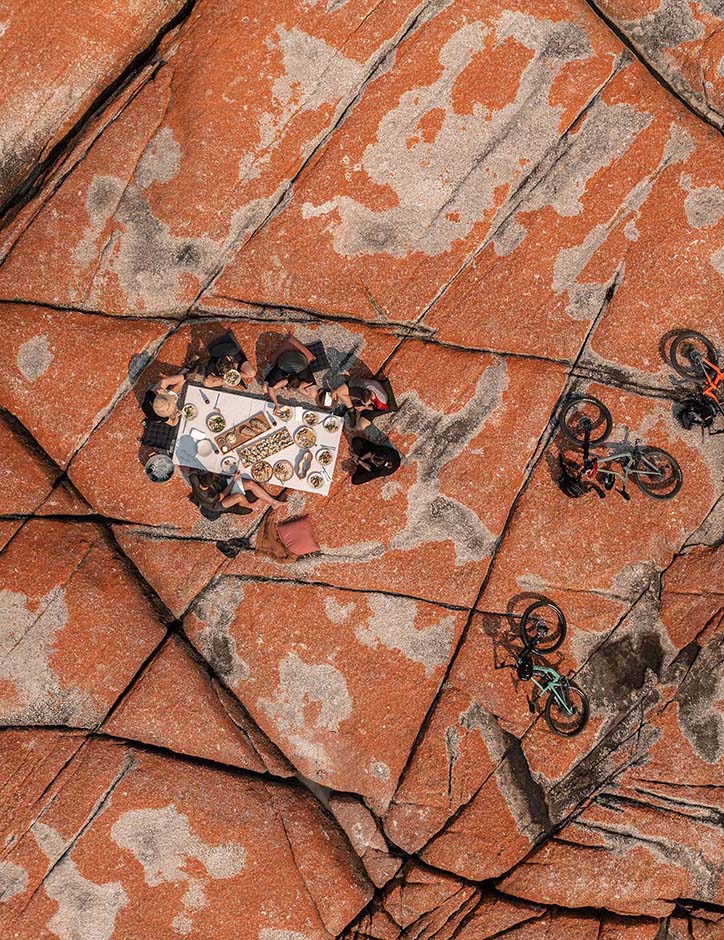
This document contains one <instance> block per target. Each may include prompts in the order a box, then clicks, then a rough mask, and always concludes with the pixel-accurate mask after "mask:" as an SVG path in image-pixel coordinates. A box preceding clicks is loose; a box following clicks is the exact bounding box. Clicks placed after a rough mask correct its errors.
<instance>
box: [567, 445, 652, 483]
mask: <svg viewBox="0 0 724 940" xmlns="http://www.w3.org/2000/svg"><path fill="white" fill-rule="evenodd" d="M588 460H589V457H588V456H587V455H586V454H585V453H584V465H585V463H588ZM637 460H638V461H639V463H640V464H642V467H641V468H640V469H636V468H635V467H634V464H635V462H636V461H637ZM615 461H619V462H620V463H621V467H622V469H623V472H621V471H619V470H614V469H613V468H612V467H607V468H606V473H611V474H613V476H615V477H618V478H619V479H620V480H623V488H624V489H626V484H627V483H628V478H629V477H631V476H647V477H651V476H653V477H663V475H664V474H663V472H662V471H661V470H659V468H658V467H657V466H655V464H653V463H651V461H650V460H647V458H646V456H645V454H642V453H641V451H640V450H639V449H638V447H634V448H633V449H632V450H629V451H625V452H624V453H621V454H609V455H608V456H607V457H594V459H593V467H592V468H591V470H590V471H586V472H587V473H588V475H589V476H591V477H594V476H596V474H597V473H598V471H599V470H600V469H601V467H602V466H604V465H606V464H611V463H613V462H615Z"/></svg>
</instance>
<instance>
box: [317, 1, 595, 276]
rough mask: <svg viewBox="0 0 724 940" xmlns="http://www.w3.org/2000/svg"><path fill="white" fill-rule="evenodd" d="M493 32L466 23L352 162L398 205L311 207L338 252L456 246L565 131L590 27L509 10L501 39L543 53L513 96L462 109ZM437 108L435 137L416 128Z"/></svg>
mask: <svg viewBox="0 0 724 940" xmlns="http://www.w3.org/2000/svg"><path fill="white" fill-rule="evenodd" d="M488 31H489V29H488V26H487V25H486V24H484V23H482V22H471V23H466V24H465V25H464V26H462V27H461V28H460V29H459V30H458V31H457V32H456V33H454V34H453V35H452V36H451V37H450V38H449V39H448V40H447V42H446V43H445V44H444V46H443V47H442V48H441V49H440V51H439V56H438V59H439V63H440V65H441V66H442V69H441V71H440V74H439V76H438V77H437V79H436V80H435V81H434V82H432V83H431V84H430V85H423V86H419V87H415V88H411V89H409V90H408V91H407V92H405V93H403V94H402V96H401V97H400V100H399V102H398V103H397V105H396V106H395V107H394V108H392V109H391V110H390V111H389V112H388V113H387V114H385V115H384V116H383V117H382V119H381V121H380V123H379V125H378V128H377V139H376V140H375V141H374V142H372V143H371V144H370V145H369V146H368V147H367V148H366V149H365V151H364V153H363V154H362V157H361V160H360V164H359V166H355V167H353V168H352V169H354V170H355V171H357V172H360V171H362V172H364V173H366V174H367V176H368V177H369V178H370V179H371V180H372V182H373V183H374V184H377V185H378V186H381V187H385V188H387V189H389V190H391V191H392V192H394V194H395V196H396V198H397V204H396V205H395V206H393V207H391V208H388V209H385V210H383V211H376V210H374V209H371V208H369V207H368V206H367V205H364V204H363V203H362V202H359V201H357V200H356V199H354V198H352V197H350V196H345V195H341V196H337V197H335V198H333V199H331V200H329V201H327V202H325V203H322V204H314V203H313V202H312V201H307V202H306V203H305V204H304V205H303V207H302V212H303V215H304V217H305V218H313V217H323V218H327V219H328V220H329V230H330V232H331V233H332V236H333V243H334V249H335V251H336V252H337V253H338V254H340V255H342V256H344V257H355V256H358V255H366V254H377V253H385V254H389V255H391V256H393V257H396V258H402V257H405V256H407V255H409V254H411V253H413V252H424V253H425V254H427V255H429V256H435V255H439V254H441V253H443V252H447V251H449V250H450V248H451V246H452V244H453V243H454V242H455V241H457V240H459V239H461V238H464V237H465V236H466V235H468V234H469V233H470V231H471V230H472V228H473V226H474V225H475V224H477V223H479V220H480V219H481V218H484V217H485V216H486V214H487V213H489V212H490V211H491V210H492V209H495V206H496V202H497V199H498V198H499V193H500V189H501V187H504V186H506V185H507V186H513V185H514V184H515V182H516V181H517V179H518V178H519V175H520V172H521V166H522V165H532V164H536V163H537V162H538V161H539V160H540V159H541V158H542V156H543V154H545V152H546V151H547V149H548V148H549V147H551V146H552V145H553V144H554V143H555V141H556V140H557V139H558V134H559V128H558V125H559V118H560V114H561V108H560V106H558V105H556V106H552V105H551V103H550V100H549V97H550V91H551V88H552V86H553V83H554V82H555V80H556V77H557V76H558V74H559V73H560V71H561V70H562V69H563V68H564V67H565V65H566V64H567V63H568V62H571V61H575V60H578V59H581V58H586V57H587V56H589V55H591V49H590V46H589V42H588V37H587V35H586V33H585V31H584V30H583V29H581V28H579V27H578V26H576V25H574V24H571V23H566V22H553V21H549V20H546V19H537V18H535V17H532V16H528V15H526V14H523V13H519V12H510V11H506V12H504V13H503V14H502V15H501V17H500V20H499V22H498V23H497V25H496V27H495V35H496V41H497V42H498V43H502V42H504V41H505V40H506V39H508V38H511V39H515V40H517V41H518V42H520V43H522V44H523V45H524V46H526V48H528V49H530V50H531V51H532V52H533V53H534V56H533V59H532V61H531V62H530V63H529V64H528V66H527V67H526V69H525V70H524V72H523V74H522V75H521V78H520V82H519V86H518V89H517V93H516V96H515V99H514V100H513V101H511V102H510V103H509V104H507V105H505V106H504V107H502V108H499V109H498V110H491V109H488V108H487V107H485V106H483V105H482V104H480V103H476V104H475V105H474V106H473V108H472V111H471V113H468V114H459V113H457V112H456V110H455V107H454V104H453V98H454V94H455V86H456V83H457V82H458V80H459V79H460V76H461V75H462V73H463V72H464V71H465V70H466V69H467V67H468V66H469V65H470V63H471V62H472V60H473V57H474V56H476V55H478V54H480V53H481V52H482V51H483V49H484V47H485V42H486V37H487V34H488ZM431 112H436V113H439V112H442V122H441V124H440V127H439V130H438V132H437V134H436V135H435V138H434V139H433V140H430V139H425V135H423V134H418V133H416V130H415V129H416V128H418V127H419V126H420V124H421V123H422V122H424V120H425V118H426V117H427V116H428V115H430V113H431Z"/></svg>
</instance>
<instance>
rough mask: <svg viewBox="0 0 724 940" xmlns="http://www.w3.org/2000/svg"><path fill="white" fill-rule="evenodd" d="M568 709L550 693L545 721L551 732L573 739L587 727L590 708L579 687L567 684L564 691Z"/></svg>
mask: <svg viewBox="0 0 724 940" xmlns="http://www.w3.org/2000/svg"><path fill="white" fill-rule="evenodd" d="M562 694H563V697H564V699H565V701H566V705H567V706H568V707H567V708H564V706H563V705H562V704H561V702H559V701H558V699H557V698H556V696H555V695H554V694H553V692H549V693H548V701H547V702H546V707H545V712H544V715H545V720H546V721H547V722H548V727H549V728H550V729H551V731H554V732H555V733H556V734H559V735H561V737H564V738H572V737H573V735H574V734H578V733H579V732H580V731H583V729H584V728H585V727H586V723H587V721H588V716H589V714H590V706H589V704H588V699H587V698H586V696H585V694H584V693H583V692H582V691H581V690H580V689H579V688H578V686H577V685H571V683H570V682H566V684H565V687H564V689H563V691H562Z"/></svg>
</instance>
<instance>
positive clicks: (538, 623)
mask: <svg viewBox="0 0 724 940" xmlns="http://www.w3.org/2000/svg"><path fill="white" fill-rule="evenodd" d="M566 630H567V627H566V618H565V616H564V614H563V611H562V610H561V609H560V607H558V606H557V605H556V604H554V603H553V602H552V601H537V602H536V603H535V604H531V605H530V607H528V608H527V610H526V611H525V612H524V614H523V616H522V617H521V621H520V635H521V639H522V640H523V644H524V647H523V650H522V652H521V653H520V654H519V655H518V658H517V659H516V661H515V670H516V672H517V675H518V678H519V679H520V680H521V681H522V682H532V683H533V685H534V686H535V689H536V690H535V692H534V693H533V695H532V696H528V708H529V709H530V711H531V713H535V710H536V703H537V702H539V701H540V700H541V699H542V698H544V697H545V696H547V699H546V703H545V705H544V706H543V717H544V718H545V720H546V723H547V724H548V727H549V728H550V729H551V731H553V732H555V734H559V735H561V736H562V737H564V738H571V737H573V736H574V735H576V734H579V732H581V731H583V729H584V728H585V726H586V723H587V722H588V716H589V713H590V706H589V704H588V699H587V698H586V695H585V693H584V692H583V691H582V690H581V689H579V688H578V686H577V685H575V684H574V683H573V682H571V680H570V679H569V678H568V677H567V676H562V675H561V674H560V672H558V670H557V669H554V668H553V666H548V665H547V664H546V663H544V662H540V661H539V660H540V654H541V653H552V652H553V651H554V650H557V649H558V647H559V646H560V645H561V643H562V642H563V640H564V639H565V637H566Z"/></svg>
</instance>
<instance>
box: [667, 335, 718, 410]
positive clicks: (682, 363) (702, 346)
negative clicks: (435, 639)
mask: <svg viewBox="0 0 724 940" xmlns="http://www.w3.org/2000/svg"><path fill="white" fill-rule="evenodd" d="M669 362H670V363H671V365H672V366H673V368H674V369H675V370H676V372H678V373H679V375H681V376H683V377H684V378H685V379H695V380H697V381H698V383H699V388H698V395H697V396H695V397H694V396H692V397H690V398H687V400H686V401H685V402H684V405H685V416H684V417H685V420H684V421H683V422H682V423H683V424H684V427H691V426H692V425H694V424H697V425H700V426H702V427H705V428H708V427H710V425H711V424H712V422H713V421H714V418H715V417H716V415H717V414H719V415H724V406H723V405H722V396H723V395H724V372H722V370H721V369H720V368H719V356H718V353H717V350H716V348H715V346H714V344H713V343H712V341H711V340H710V339H707V337H706V336H704V335H703V334H702V333H697V332H695V331H694V330H684V331H683V332H681V333H679V334H678V335H677V336H676V337H675V338H674V340H673V342H672V344H671V346H670V348H669Z"/></svg>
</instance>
